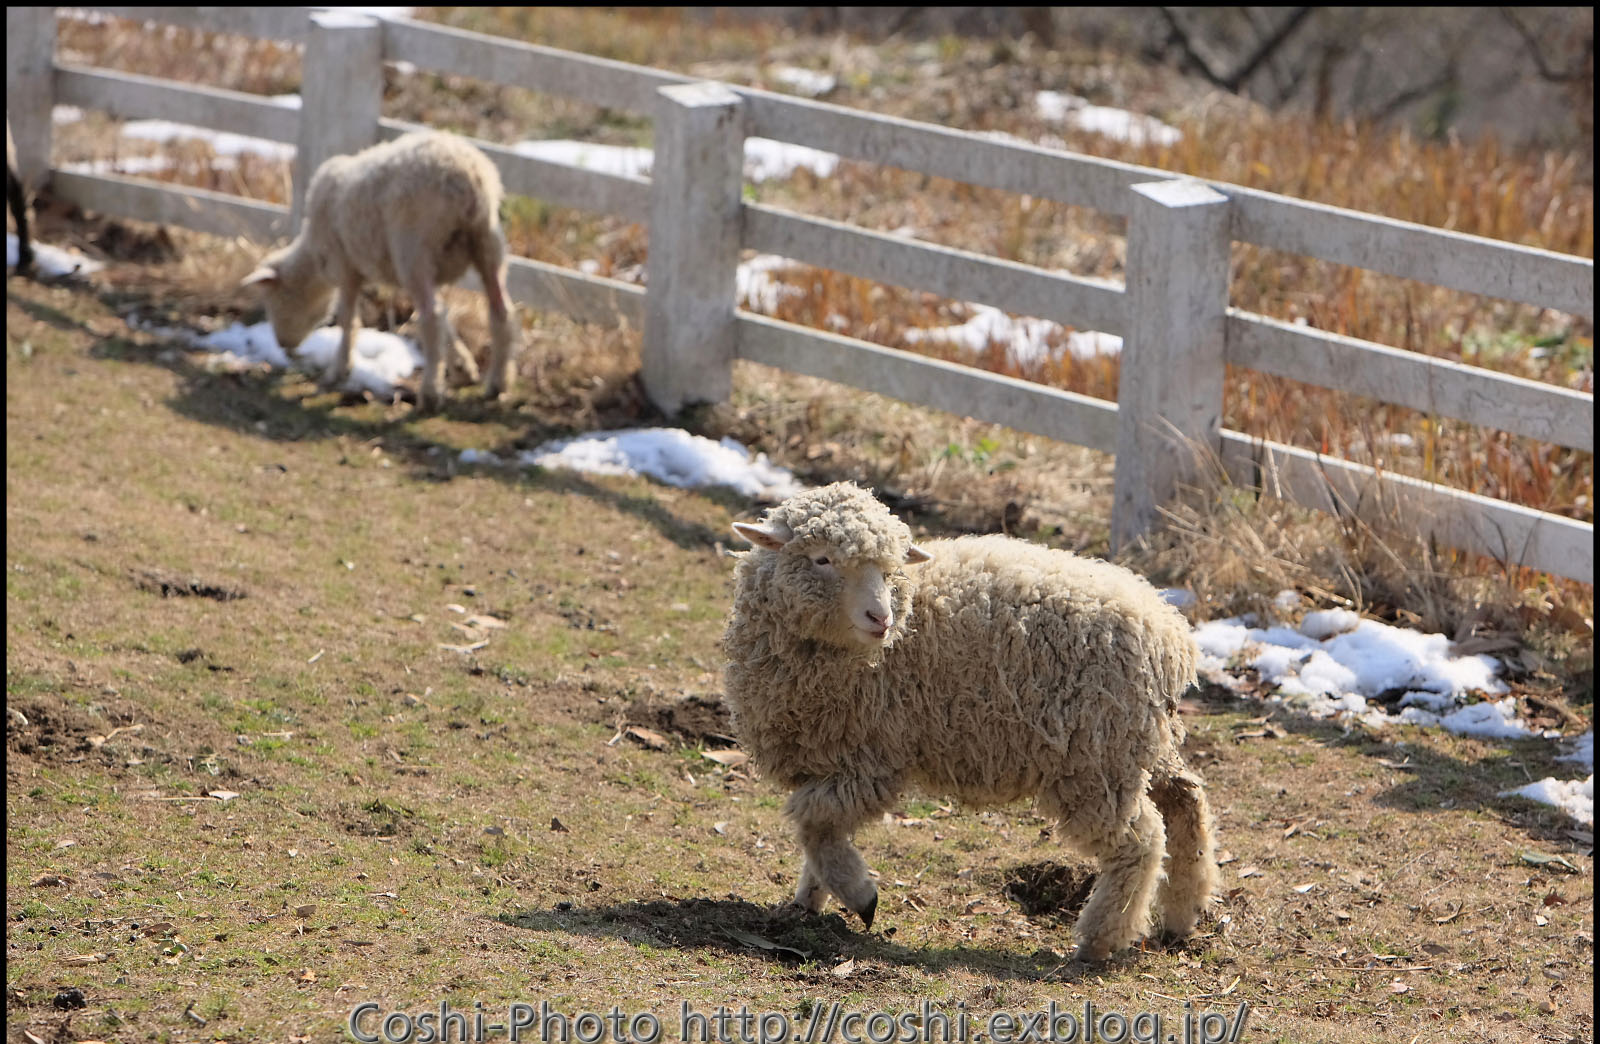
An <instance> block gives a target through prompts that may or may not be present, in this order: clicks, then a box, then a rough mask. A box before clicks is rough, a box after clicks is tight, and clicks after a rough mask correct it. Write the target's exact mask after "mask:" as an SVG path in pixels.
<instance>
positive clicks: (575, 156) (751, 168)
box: [511, 138, 839, 181]
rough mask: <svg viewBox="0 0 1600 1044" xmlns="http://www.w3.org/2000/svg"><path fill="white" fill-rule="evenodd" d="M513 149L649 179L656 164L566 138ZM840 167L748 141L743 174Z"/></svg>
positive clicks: (808, 151) (642, 153)
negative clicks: (803, 168)
mask: <svg viewBox="0 0 1600 1044" xmlns="http://www.w3.org/2000/svg"><path fill="white" fill-rule="evenodd" d="M511 148H512V151H514V152H518V153H520V154H522V155H524V156H532V157H533V158H534V159H542V160H549V161H550V162H552V163H565V164H567V165H569V166H574V167H582V168H583V169H585V170H597V171H601V172H603V173H606V174H621V175H626V176H628V177H644V176H647V175H648V174H649V173H650V167H651V165H652V164H653V163H654V162H655V153H654V152H653V151H652V150H650V149H646V148H641V147H639V146H634V145H601V144H596V143H594V142H587V141H571V140H568V139H564V138H553V139H548V140H544V141H522V142H518V143H517V144H515V145H513V146H512V147H511ZM838 165H839V157H838V156H837V155H835V154H834V153H831V152H823V151H822V150H821V149H813V148H809V147H807V146H805V145H790V144H788V143H786V142H781V141H773V140H772V139H771V138H746V139H745V142H744V174H745V177H747V178H749V179H750V180H751V181H770V180H772V179H774V178H786V177H789V176H790V175H791V174H793V173H794V172H795V171H796V170H798V169H800V168H801V167H805V168H807V169H809V170H811V171H813V172H814V173H816V174H817V176H818V177H824V178H825V177H827V176H828V175H830V174H832V173H833V171H834V168H835V167H837V166H838Z"/></svg>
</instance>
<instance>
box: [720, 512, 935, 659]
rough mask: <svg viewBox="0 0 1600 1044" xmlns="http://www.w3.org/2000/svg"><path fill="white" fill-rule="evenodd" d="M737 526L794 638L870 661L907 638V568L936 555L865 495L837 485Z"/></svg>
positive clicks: (769, 596)
mask: <svg viewBox="0 0 1600 1044" xmlns="http://www.w3.org/2000/svg"><path fill="white" fill-rule="evenodd" d="M733 529H734V532H735V533H737V534H738V535H739V536H741V537H743V538H744V539H746V540H748V541H750V542H751V543H752V544H754V545H755V546H756V548H757V550H756V551H755V552H754V554H755V555H756V556H757V557H758V559H760V560H759V561H757V562H756V563H755V569H756V570H757V571H758V573H759V574H760V579H761V585H760V586H761V587H762V588H763V589H764V592H765V594H766V596H767V597H766V600H767V602H768V604H769V608H770V609H772V610H773V611H776V612H779V613H780V614H781V615H782V616H783V617H784V619H785V621H786V623H787V624H788V625H789V627H790V628H792V633H795V634H797V635H802V636H804V637H807V638H811V639H815V640H817V641H821V642H825V643H827V644H829V645H834V646H839V647H842V648H844V649H847V650H851V651H854V652H858V653H860V654H862V655H863V656H865V657H866V658H867V659H869V660H876V658H877V655H878V653H880V652H881V651H882V650H884V649H887V648H889V647H890V646H892V645H893V644H894V643H895V642H896V641H898V640H899V639H900V638H902V637H904V636H905V635H906V634H907V633H908V628H909V624H910V616H911V609H912V605H911V582H910V580H909V579H908V578H907V577H906V575H905V572H904V567H905V566H907V565H914V564H917V563H920V562H926V561H928V559H930V558H931V557H932V556H931V555H929V554H928V553H927V552H926V551H924V550H922V549H921V548H919V547H917V546H916V545H915V544H914V543H912V541H911V530H910V528H909V527H907V526H906V524H905V523H904V522H902V521H900V520H899V519H898V518H896V517H895V516H894V515H893V514H891V513H890V512H889V509H888V508H886V507H884V506H883V504H881V503H879V502H878V500H877V499H876V498H875V497H873V495H872V494H871V493H869V492H868V491H866V490H864V489H861V488H860V487H858V486H855V485H853V484H851V483H848V482H836V483H834V484H833V485H831V486H823V487H822V488H820V489H814V490H809V491H807V492H805V493H801V494H799V495H797V496H794V497H791V498H789V499H788V500H786V501H784V502H783V503H782V504H779V505H778V506H777V507H774V508H772V509H771V510H770V511H769V512H767V517H766V519H765V520H764V521H763V522H761V523H760V524H751V523H745V522H735V523H734V525H733Z"/></svg>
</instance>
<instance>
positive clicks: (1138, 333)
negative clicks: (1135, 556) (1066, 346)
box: [1111, 181, 1231, 553]
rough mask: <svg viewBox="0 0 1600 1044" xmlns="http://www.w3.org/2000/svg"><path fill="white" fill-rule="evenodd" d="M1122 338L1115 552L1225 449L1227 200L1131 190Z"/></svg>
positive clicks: (1184, 186)
mask: <svg viewBox="0 0 1600 1044" xmlns="http://www.w3.org/2000/svg"><path fill="white" fill-rule="evenodd" d="M1132 190H1133V207H1132V208H1131V210H1130V211H1129V214H1128V259H1127V265H1126V271H1127V294H1128V331H1127V332H1128V336H1127V337H1126V338H1125V339H1124V342H1123V347H1122V363H1121V367H1120V377H1119V379H1118V385H1117V457H1116V478H1115V484H1114V486H1113V492H1114V494H1115V496H1114V499H1113V502H1112V508H1111V549H1112V552H1113V553H1115V552H1117V551H1119V550H1121V549H1122V548H1123V547H1125V546H1126V545H1127V544H1128V543H1129V542H1130V541H1131V540H1133V539H1134V538H1135V537H1137V536H1139V535H1140V534H1141V533H1144V532H1147V531H1148V530H1149V529H1151V528H1152V527H1153V526H1155V524H1156V523H1157V522H1158V521H1159V519H1160V515H1159V513H1158V512H1157V510H1156V509H1157V507H1158V506H1160V505H1161V504H1163V503H1165V502H1166V501H1168V500H1170V499H1171V498H1172V495H1173V494H1174V493H1176V492H1177V487H1178V484H1179V483H1180V482H1187V481H1192V480H1194V479H1195V478H1197V477H1198V474H1199V465H1200V464H1201V462H1202V460H1203V454H1204V453H1205V452H1210V453H1212V454H1219V453H1220V452H1221V449H1222V436H1221V431H1222V387H1223V379H1224V375H1225V362H1224V349H1225V347H1226V339H1227V309H1228V272H1229V246H1230V245H1231V238H1230V235H1229V226H1228V197H1226V196H1224V195H1222V193H1220V192H1218V191H1216V190H1215V189H1213V188H1211V187H1210V186H1209V185H1204V184H1201V183H1200V182H1197V181H1160V182H1146V183H1144V184H1140V185H1134V186H1132Z"/></svg>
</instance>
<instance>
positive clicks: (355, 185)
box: [244, 131, 516, 409]
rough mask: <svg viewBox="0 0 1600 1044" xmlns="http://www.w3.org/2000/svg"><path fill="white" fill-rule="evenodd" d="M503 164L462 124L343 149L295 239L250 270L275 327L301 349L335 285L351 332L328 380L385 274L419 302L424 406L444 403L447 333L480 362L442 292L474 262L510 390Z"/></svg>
mask: <svg viewBox="0 0 1600 1044" xmlns="http://www.w3.org/2000/svg"><path fill="white" fill-rule="evenodd" d="M502 194H503V193H502V190H501V187H500V172H499V171H498V170H496V169H495V166H494V164H493V163H492V162H490V160H489V158H488V157H487V156H485V155H484V154H483V153H482V152H480V151H479V150H478V149H476V148H474V147H473V146H472V145H471V144H469V143H468V142H466V141H465V140H463V139H462V138H459V137H457V136H455V135H453V134H446V133H442V132H437V131H418V132H415V133H412V134H407V135H405V136H403V137H400V138H396V139H395V140H394V141H390V142H385V143H384V144H382V145H374V146H373V147H371V148H369V149H364V150H362V151H361V152H358V153H356V154H355V155H353V156H334V157H332V158H330V159H328V160H327V161H326V162H324V163H323V164H322V165H321V166H320V167H318V168H317V172H316V175H315V176H314V177H312V179H311V185H310V187H309V188H308V189H307V191H306V203H305V220H304V222H303V223H302V225H301V227H300V234H299V235H298V236H296V237H295V239H294V241H293V242H292V243H290V244H289V245H288V246H286V247H283V248H281V249H279V250H276V251H274V252H272V253H271V254H268V255H267V256H266V257H265V258H263V259H262V261H261V264H260V266H259V267H258V268H257V269H256V270H255V271H254V272H251V273H250V274H249V275H248V276H246V277H245V278H244V283H245V284H253V283H260V284H261V285H262V286H263V287H264V288H265V290H266V303H267V315H268V317H269V318H270V319H271V321H272V329H273V333H274V334H275V335H276V336H277V338H278V342H279V343H280V344H282V345H283V346H284V347H285V348H292V347H294V346H295V345H298V344H299V343H300V342H301V341H302V340H304V339H305V337H306V335H307V334H309V333H310V332H311V330H312V329H313V328H314V327H315V326H316V325H317V324H318V323H319V322H320V321H321V320H322V318H323V317H324V316H325V315H326V314H327V309H328V302H329V299H330V298H331V297H332V296H333V294H334V292H335V291H336V290H337V291H338V306H337V308H336V309H335V318H336V320H337V322H338V325H339V328H340V331H341V334H342V337H341V339H340V341H339V356H338V362H337V363H336V364H335V366H334V367H333V369H332V370H331V371H329V373H328V375H327V377H326V383H327V384H328V385H329V386H338V385H340V384H343V383H344V381H345V380H346V378H348V377H349V376H350V350H351V347H352V345H353V343H354V340H355V322H356V302H357V297H358V295H359V294H360V292H361V286H362V284H363V283H366V282H379V283H387V284H390V285H394V286H399V287H402V288H403V289H405V290H406V291H408V292H409V293H410V294H411V296H412V297H413V298H414V299H415V300H416V304H417V313H418V319H419V324H420V327H421V330H420V338H419V339H420V340H421V342H422V358H423V369H422V389H421V392H420V393H419V395H418V397H417V403H418V405H419V406H420V407H421V408H423V409H431V408H434V407H436V406H438V405H440V404H441V403H442V401H443V396H444V393H445V381H444V378H445V353H444V347H445V345H446V343H447V342H448V343H449V344H450V345H451V346H452V347H453V348H454V350H455V351H456V353H457V356H458V359H459V360H460V361H461V363H462V365H463V368H465V369H467V371H468V372H469V373H470V374H472V375H473V376H474V377H476V373H477V367H476V366H475V365H473V363H472V358H471V356H470V355H468V354H467V353H466V349H465V347H464V346H463V345H461V344H460V342H459V341H458V340H457V339H456V337H455V333H454V331H453V330H451V328H450V324H449V321H448V319H447V318H446V316H445V314H444V311H443V309H442V308H441V307H440V304H439V301H438V300H437V298H436V297H435V293H434V292H435V290H436V289H437V288H438V287H439V286H442V285H444V284H446V283H453V282H455V281H456V280H457V279H459V278H461V276H462V275H463V274H464V273H465V272H466V270H467V268H468V267H469V266H470V267H472V268H475V269H477V272H478V275H479V276H480V277H481V278H482V280H483V290H484V293H485V294H486V295H487V297H488V299H489V330H490V341H491V343H492V345H493V358H492V360H491V365H490V367H489V374H488V376H487V377H486V378H485V383H484V393H485V394H486V395H487V396H488V397H489V398H491V399H493V398H499V397H500V395H502V394H503V393H504V392H506V391H509V390H510V388H511V384H512V381H513V379H514V369H513V364H514V362H515V359H514V355H515V347H516V345H515V333H514V329H513V323H512V318H511V313H510V303H509V302H510V299H509V296H508V295H507V293H506V283H505V268H506V262H505V254H506V245H505V240H504V238H502V236H501V234H500V199H501V196H502Z"/></svg>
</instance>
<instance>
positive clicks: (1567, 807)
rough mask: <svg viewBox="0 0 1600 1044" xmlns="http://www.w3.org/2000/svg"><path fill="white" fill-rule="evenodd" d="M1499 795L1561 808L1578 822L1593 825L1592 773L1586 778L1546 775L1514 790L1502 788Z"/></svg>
mask: <svg viewBox="0 0 1600 1044" xmlns="http://www.w3.org/2000/svg"><path fill="white" fill-rule="evenodd" d="M1500 796H1501V797H1523V798H1527V799H1528V800H1530V801H1538V802H1540V803H1541V804H1545V805H1554V806H1555V807H1556V808H1559V809H1562V810H1563V811H1565V812H1566V813H1567V815H1569V816H1571V817H1572V818H1573V819H1576V820H1577V821H1578V822H1580V823H1584V824H1587V825H1588V826H1591V827H1592V826H1594V774H1593V773H1590V775H1589V778H1588V779H1556V778H1555V777H1554V776H1546V777H1545V778H1544V779H1541V780H1539V781H1538V782H1537V783H1529V784H1527V785H1526V786H1521V787H1518V788H1517V789H1516V790H1503V791H1501V792H1500Z"/></svg>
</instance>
